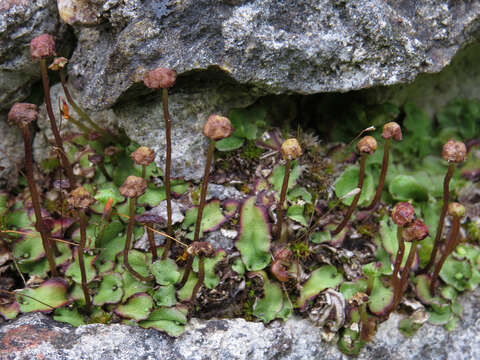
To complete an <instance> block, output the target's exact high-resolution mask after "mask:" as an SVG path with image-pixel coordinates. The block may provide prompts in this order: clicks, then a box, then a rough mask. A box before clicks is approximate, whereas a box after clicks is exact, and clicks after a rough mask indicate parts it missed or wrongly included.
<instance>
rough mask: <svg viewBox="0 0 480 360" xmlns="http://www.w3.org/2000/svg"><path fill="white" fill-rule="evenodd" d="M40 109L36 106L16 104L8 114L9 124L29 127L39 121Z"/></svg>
mask: <svg viewBox="0 0 480 360" xmlns="http://www.w3.org/2000/svg"><path fill="white" fill-rule="evenodd" d="M37 117H38V107H37V105H35V104H29V103H15V104H13V106H12V108H11V109H10V111H9V113H8V123H9V124H17V125H18V126H19V127H24V126H28V124H30V123H31V122H32V121H35V120H37Z"/></svg>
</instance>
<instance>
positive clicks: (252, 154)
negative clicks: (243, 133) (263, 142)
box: [240, 140, 264, 160]
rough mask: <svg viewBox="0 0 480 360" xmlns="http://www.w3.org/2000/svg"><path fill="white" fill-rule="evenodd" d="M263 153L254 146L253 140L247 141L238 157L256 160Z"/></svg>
mask: <svg viewBox="0 0 480 360" xmlns="http://www.w3.org/2000/svg"><path fill="white" fill-rule="evenodd" d="M263 151H264V150H263V149H262V148H259V147H258V146H257V145H255V141H254V140H247V141H246V142H245V145H244V146H243V147H242V148H241V152H240V157H241V158H242V159H245V160H258V158H260V155H262V153H263Z"/></svg>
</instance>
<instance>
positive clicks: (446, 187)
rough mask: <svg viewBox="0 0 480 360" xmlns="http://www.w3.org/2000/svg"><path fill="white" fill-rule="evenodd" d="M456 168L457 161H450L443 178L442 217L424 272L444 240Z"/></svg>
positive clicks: (427, 269)
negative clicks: (451, 187)
mask: <svg viewBox="0 0 480 360" xmlns="http://www.w3.org/2000/svg"><path fill="white" fill-rule="evenodd" d="M454 170H455V163H449V164H448V171H447V174H446V175H445V178H444V180H443V206H442V211H441V213H440V219H439V220H438V226H437V233H436V234H435V241H434V243H433V250H432V253H431V255H430V260H429V261H428V264H427V265H426V266H425V268H424V269H423V270H422V273H428V272H429V271H430V269H431V268H432V266H433V264H434V263H435V259H436V257H437V252H438V250H439V248H440V245H441V243H442V241H441V240H442V232H443V224H444V223H445V216H446V215H447V210H448V202H449V199H450V180H451V179H452V176H453V172H454Z"/></svg>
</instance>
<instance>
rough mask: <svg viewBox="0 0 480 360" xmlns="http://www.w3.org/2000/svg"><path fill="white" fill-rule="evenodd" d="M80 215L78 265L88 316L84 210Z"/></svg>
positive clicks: (88, 300)
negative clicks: (84, 257)
mask: <svg viewBox="0 0 480 360" xmlns="http://www.w3.org/2000/svg"><path fill="white" fill-rule="evenodd" d="M79 215H80V245H79V246H78V253H77V254H78V264H79V265H80V274H81V276H82V290H83V296H84V297H85V310H86V311H87V314H90V310H91V303H90V294H89V293H88V286H87V273H86V271H85V262H84V259H83V251H84V249H85V244H86V242H87V220H86V218H85V210H83V209H82V210H80V211H79Z"/></svg>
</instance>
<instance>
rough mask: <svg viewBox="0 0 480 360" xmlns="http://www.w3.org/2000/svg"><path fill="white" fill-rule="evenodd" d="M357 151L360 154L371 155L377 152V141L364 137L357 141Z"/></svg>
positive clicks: (370, 137) (371, 137)
mask: <svg viewBox="0 0 480 360" xmlns="http://www.w3.org/2000/svg"><path fill="white" fill-rule="evenodd" d="M357 149H358V151H359V152H360V153H361V154H368V155H372V154H373V153H374V152H375V150H377V140H375V138H374V137H373V136H364V137H363V138H361V139H360V140H359V141H358V143H357Z"/></svg>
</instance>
